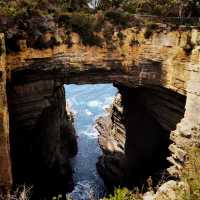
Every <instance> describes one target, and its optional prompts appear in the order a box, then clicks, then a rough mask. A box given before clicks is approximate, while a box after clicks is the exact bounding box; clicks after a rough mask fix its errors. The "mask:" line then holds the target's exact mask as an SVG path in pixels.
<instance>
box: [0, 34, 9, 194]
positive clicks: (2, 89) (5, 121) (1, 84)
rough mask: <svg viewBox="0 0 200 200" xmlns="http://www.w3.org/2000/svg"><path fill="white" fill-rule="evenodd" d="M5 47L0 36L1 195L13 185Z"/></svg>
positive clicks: (2, 36)
mask: <svg viewBox="0 0 200 200" xmlns="http://www.w3.org/2000/svg"><path fill="white" fill-rule="evenodd" d="M4 45H5V44H4V35H3V34H0V96H1V98H0V193H1V192H2V191H1V189H2V190H4V191H3V192H4V193H7V192H8V191H9V190H10V187H11V184H12V174H11V160H10V142H9V114H8V107H7V95H6V77H7V75H6V66H5V64H6V63H5V46H4Z"/></svg>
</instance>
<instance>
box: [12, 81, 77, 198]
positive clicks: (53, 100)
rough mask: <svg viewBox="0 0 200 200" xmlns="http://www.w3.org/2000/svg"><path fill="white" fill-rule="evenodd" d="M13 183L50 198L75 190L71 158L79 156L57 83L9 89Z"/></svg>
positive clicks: (61, 92) (70, 122)
mask: <svg viewBox="0 0 200 200" xmlns="http://www.w3.org/2000/svg"><path fill="white" fill-rule="evenodd" d="M8 97H9V111H10V137H11V155H12V166H13V177H14V183H16V184H23V183H24V182H25V183H27V184H31V185H32V184H33V185H34V188H35V189H36V190H37V187H38V188H39V191H40V192H41V193H42V192H45V191H46V192H47V194H49V193H52V194H53V192H54V191H55V192H59V191H60V192H63V191H68V190H71V189H73V181H72V169H71V166H70V160H69V159H70V158H71V157H72V156H74V155H76V153H77V143H76V137H75V130H74V126H73V121H72V118H71V116H70V115H69V114H67V112H66V103H65V102H66V101H65V92H64V87H63V86H61V85H59V84H57V83H56V82H55V81H53V80H52V81H37V82H31V83H29V84H23V85H17V86H14V85H12V84H10V85H9V87H8Z"/></svg>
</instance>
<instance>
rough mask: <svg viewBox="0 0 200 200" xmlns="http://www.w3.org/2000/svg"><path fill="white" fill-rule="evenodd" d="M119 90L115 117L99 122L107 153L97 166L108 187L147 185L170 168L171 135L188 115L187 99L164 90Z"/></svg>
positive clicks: (121, 87) (105, 152) (123, 87)
mask: <svg viewBox="0 0 200 200" xmlns="http://www.w3.org/2000/svg"><path fill="white" fill-rule="evenodd" d="M118 88H119V94H118V95H117V97H116V98H115V101H114V103H113V106H112V112H111V116H110V117H106V118H100V119H99V120H98V121H97V129H98V131H99V132H100V136H99V143H100V146H101V148H102V150H103V152H104V154H103V156H102V157H101V158H100V159H99V162H98V164H97V167H98V169H99V172H100V174H101V175H102V176H103V178H104V179H105V181H106V182H107V183H108V185H112V184H113V183H114V184H116V185H118V184H125V185H130V186H131V185H133V184H135V185H138V184H139V185H140V184H141V185H142V186H143V184H144V183H145V182H146V179H147V178H148V176H155V177H156V176H157V177H159V176H160V173H162V171H164V169H166V168H167V167H168V166H169V163H167V161H166V157H167V156H168V155H169V151H168V146H169V144H170V141H169V137H170V132H171V130H175V128H176V124H177V123H179V122H180V120H181V119H182V118H183V116H184V111H185V109H184V108H185V101H186V98H185V96H182V95H180V94H177V93H175V92H172V91H170V90H168V89H165V88H160V87H155V88H154V87H152V88H135V89H133V88H128V87H125V86H122V85H120V86H118ZM108 118H109V119H108ZM102 127H103V128H102ZM105 127H106V128H105Z"/></svg>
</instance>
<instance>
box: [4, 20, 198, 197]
mask: <svg viewBox="0 0 200 200" xmlns="http://www.w3.org/2000/svg"><path fill="white" fill-rule="evenodd" d="M48 25H49V29H51V30H50V31H47V32H46V33H44V34H43V35H42V36H41V37H40V38H32V37H33V36H30V37H29V35H24V36H23V37H21V38H15V37H13V38H11V39H12V44H15V45H14V46H15V47H17V48H15V49H13V48H12V49H11V48H10V42H9V41H11V40H9V41H8V40H5V36H4V34H0V50H1V51H0V160H1V162H0V188H1V190H2V191H4V192H6V191H9V190H10V189H11V187H12V186H13V185H19V184H24V183H26V184H27V185H34V190H35V191H40V193H42V194H43V195H44V196H49V197H50V196H51V197H52V196H54V195H55V194H59V193H62V194H63V193H66V192H71V191H72V190H73V188H74V181H73V176H72V175H73V170H74V169H73V167H72V164H71V159H72V158H73V157H74V156H76V154H77V152H78V151H79V149H78V148H77V136H76V133H75V127H74V116H73V114H72V113H71V112H72V110H70V108H69V107H68V106H67V107H66V100H65V98H66V99H68V96H67V93H66V96H65V90H64V84H66V85H69V84H78V85H80V84H103V83H110V84H113V85H114V87H116V88H117V90H118V93H117V95H116V96H115V99H114V101H113V104H112V106H111V108H110V109H109V114H108V115H106V116H102V117H100V118H98V119H97V122H96V129H97V130H98V132H99V138H98V142H99V145H100V148H101V149H102V152H103V154H102V155H101V157H100V158H99V159H98V162H97V164H96V166H97V170H98V172H99V174H100V175H101V177H102V178H103V180H104V182H105V184H106V185H107V187H108V189H111V188H112V187H113V186H119V185H122V186H124V185H125V186H128V187H130V188H131V187H133V186H142V185H144V183H145V182H146V179H148V177H149V176H152V178H153V179H154V181H155V182H159V180H160V178H161V176H162V174H163V173H166V174H167V177H169V180H171V179H173V180H174V179H178V177H179V175H180V170H181V168H182V166H183V164H184V163H185V161H186V160H187V156H188V155H187V152H186V149H187V148H188V147H190V146H193V145H194V146H196V147H198V148H199V132H198V130H199V128H200V127H199V125H200V118H199V111H200V110H199V109H200V106H199V102H200V97H199V96H200V94H199V93H200V87H199V83H200V69H199V60H200V59H199V58H200V57H199V55H200V54H199V49H200V48H199V43H200V30H199V29H198V28H196V27H194V28H192V29H188V28H187V27H176V28H174V27H171V26H169V25H158V26H156V28H155V30H154V31H152V32H151V34H150V35H149V36H148V37H147V31H149V30H148V27H142V28H141V27H132V28H128V29H124V30H122V31H120V33H121V34H123V39H122V38H121V37H119V35H118V33H119V32H117V31H116V32H114V33H113V34H112V38H111V39H112V42H111V43H106V41H105V40H103V45H102V46H101V47H98V46H86V45H84V44H82V43H81V40H80V37H79V36H78V35H77V34H76V33H72V34H71V42H72V46H70V47H69V46H67V45H66V37H67V36H66V34H65V31H64V30H63V29H61V28H60V29H59V28H57V27H56V25H55V24H54V23H53V22H51V21H50V22H48ZM43 26H44V24H40V28H41V29H42V28H44V27H43ZM45 26H46V24H45ZM27 34H28V33H27ZM103 39H105V38H103ZM52 41H54V43H53V44H52ZM36 44H37V45H38V44H39V47H40V48H38V46H37V45H36ZM6 48H7V49H9V51H8V50H7V53H6ZM91 151H92V149H91ZM86 162H90V161H89V160H86ZM34 195H36V196H37V195H38V194H37V192H36V193H35V194H34ZM40 195H41V194H40ZM33 199H34V197H33ZM36 199H38V196H37V198H36Z"/></svg>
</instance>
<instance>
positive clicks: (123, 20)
mask: <svg viewBox="0 0 200 200" xmlns="http://www.w3.org/2000/svg"><path fill="white" fill-rule="evenodd" d="M105 17H106V18H107V20H109V21H111V23H113V24H114V25H120V26H122V27H127V26H128V24H129V17H130V15H129V13H127V12H124V11H122V10H120V9H118V10H109V11H107V12H105Z"/></svg>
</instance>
